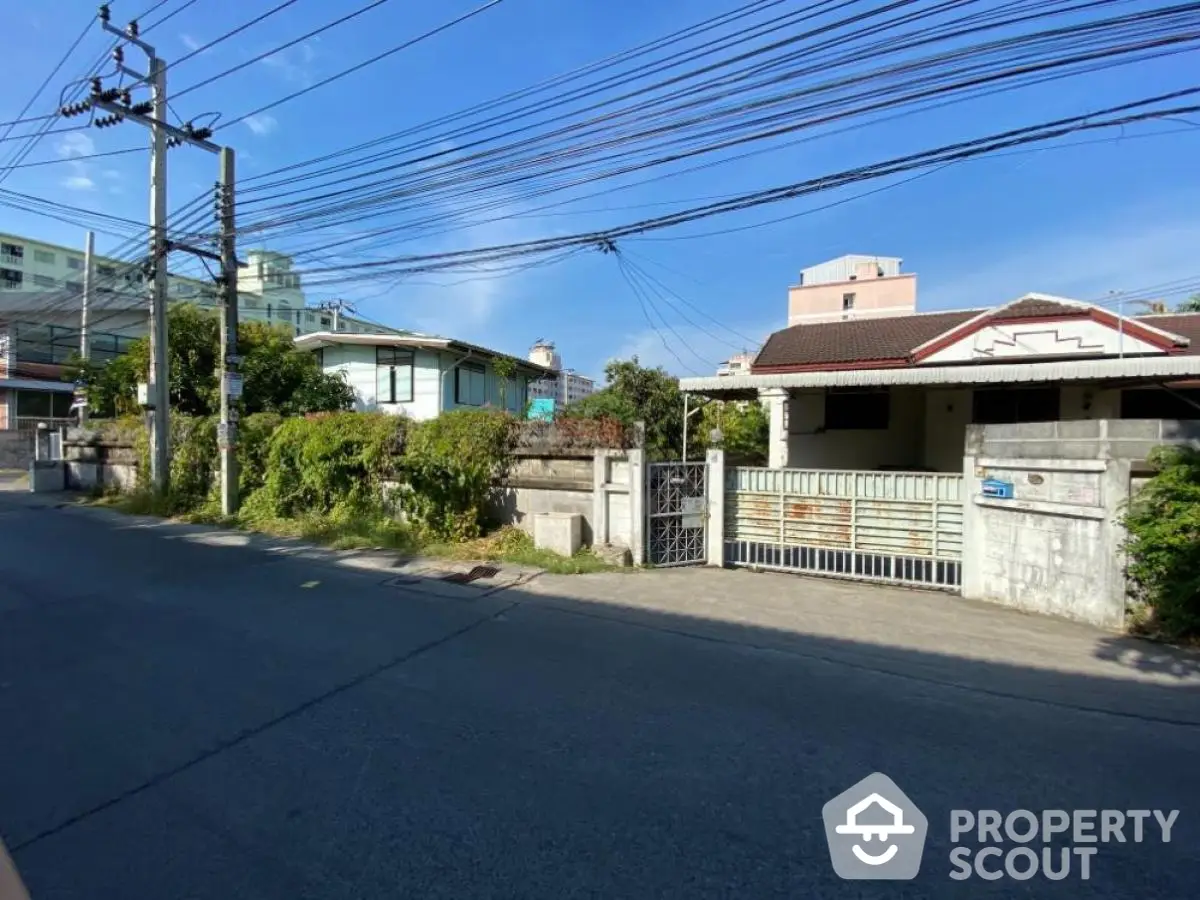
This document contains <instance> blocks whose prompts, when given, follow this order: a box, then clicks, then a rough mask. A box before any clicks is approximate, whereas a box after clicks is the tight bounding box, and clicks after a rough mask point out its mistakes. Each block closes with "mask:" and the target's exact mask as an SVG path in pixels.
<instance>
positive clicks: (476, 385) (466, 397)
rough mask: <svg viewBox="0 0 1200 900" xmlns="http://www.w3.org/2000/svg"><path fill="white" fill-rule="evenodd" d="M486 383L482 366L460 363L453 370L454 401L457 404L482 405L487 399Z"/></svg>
mask: <svg viewBox="0 0 1200 900" xmlns="http://www.w3.org/2000/svg"><path fill="white" fill-rule="evenodd" d="M486 385H487V381H486V375H485V374H484V368H483V366H481V365H479V364H478V363H462V364H461V365H460V366H459V367H458V368H457V369H455V370H454V402H455V403H457V404H458V405H459V406H483V404H484V403H485V402H486V401H487V387H486Z"/></svg>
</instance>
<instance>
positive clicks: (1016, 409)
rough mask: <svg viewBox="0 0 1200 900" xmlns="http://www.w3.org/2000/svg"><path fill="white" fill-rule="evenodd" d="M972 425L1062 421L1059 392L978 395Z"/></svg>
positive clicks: (994, 390) (995, 390) (999, 391)
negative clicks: (1059, 410) (1059, 408)
mask: <svg viewBox="0 0 1200 900" xmlns="http://www.w3.org/2000/svg"><path fill="white" fill-rule="evenodd" d="M971 405H972V409H971V421H972V422H973V423H975V424H976V425H1010V424H1012V423H1014V422H1054V421H1056V420H1057V419H1058V418H1059V415H1058V405H1059V391H1058V388H1056V387H1047V388H989V389H986V390H977V391H975V394H974V397H973V399H972V404H971Z"/></svg>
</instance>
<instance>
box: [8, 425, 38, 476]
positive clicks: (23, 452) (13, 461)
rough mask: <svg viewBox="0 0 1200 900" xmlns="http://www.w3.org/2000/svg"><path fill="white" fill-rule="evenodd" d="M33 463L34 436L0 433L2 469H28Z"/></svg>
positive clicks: (18, 432)
mask: <svg viewBox="0 0 1200 900" xmlns="http://www.w3.org/2000/svg"><path fill="white" fill-rule="evenodd" d="M32 462H33V434H32V433H30V432H25V431H0V469H22V470H24V469H28V468H29V464H30V463H32Z"/></svg>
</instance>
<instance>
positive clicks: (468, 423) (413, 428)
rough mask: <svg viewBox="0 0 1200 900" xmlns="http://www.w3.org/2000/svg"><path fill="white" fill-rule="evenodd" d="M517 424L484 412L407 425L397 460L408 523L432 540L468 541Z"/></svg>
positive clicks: (501, 473) (509, 418)
mask: <svg viewBox="0 0 1200 900" xmlns="http://www.w3.org/2000/svg"><path fill="white" fill-rule="evenodd" d="M516 435H517V420H516V419H515V418H514V417H513V416H511V415H509V414H508V413H504V412H499V411H495V410H488V409H478V410H476V409H458V410H453V411H451V412H446V413H442V414H441V415H440V416H438V417H437V418H436V419H429V420H428V421H425V422H416V423H413V424H412V425H410V426H409V431H408V441H407V445H406V446H405V449H404V457H403V460H402V461H401V475H402V480H403V481H405V482H406V486H405V490H404V492H403V494H402V495H401V496H402V502H403V504H404V510H405V512H406V513H407V514H408V517H409V520H410V521H411V522H412V523H413V524H414V525H416V526H417V527H418V528H419V529H420V530H422V531H423V532H425V533H426V534H427V535H429V536H431V537H436V538H439V539H442V540H453V541H458V540H469V539H471V538H475V537H478V536H479V534H480V532H481V531H482V527H483V517H484V511H485V509H486V508H487V501H488V499H489V497H491V495H492V492H493V491H494V490H495V483H496V479H497V478H500V477H503V476H504V475H505V474H506V472H507V469H508V466H509V463H510V460H511V458H512V449H513V445H514V443H515V442H516Z"/></svg>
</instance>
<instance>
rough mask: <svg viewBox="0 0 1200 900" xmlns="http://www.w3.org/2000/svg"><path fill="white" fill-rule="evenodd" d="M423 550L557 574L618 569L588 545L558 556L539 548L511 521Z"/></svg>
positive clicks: (457, 558)
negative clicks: (481, 534) (478, 534)
mask: <svg viewBox="0 0 1200 900" xmlns="http://www.w3.org/2000/svg"><path fill="white" fill-rule="evenodd" d="M421 552H422V553H424V554H425V555H427V556H436V557H438V558H440V559H453V560H462V561H467V560H485V561H488V562H506V563H512V564H514V565H519V566H531V567H533V568H538V569H545V570H546V571H547V572H551V573H553V574H555V575H583V574H586V573H588V572H607V571H610V570H613V569H615V567H614V566H610V565H609V564H608V563H606V562H604V560H602V559H600V558H599V557H598V556H596V555H595V554H594V553H592V551H591V550H589V549H588V548H586V547H584V548H582V549H580V550H579V551H578V552H577V553H576V554H575V555H574V556H559V555H558V554H557V553H553V552H551V551H549V550H539V549H538V548H537V547H535V546H533V538H531V537H530V536H529V535H527V534H526V533H525V532H523V531H521V530H520V529H519V528H513V527H512V526H511V525H506V526H505V527H504V528H501V529H500V530H499V531H496V532H493V533H492V534H490V535H488V536H486V537H481V538H476V539H475V540H473V541H462V542H461V543H449V544H427V545H426V546H424V547H422V548H421Z"/></svg>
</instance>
